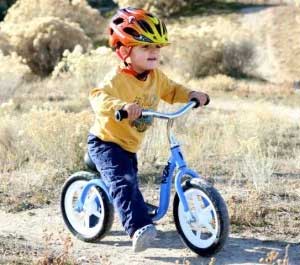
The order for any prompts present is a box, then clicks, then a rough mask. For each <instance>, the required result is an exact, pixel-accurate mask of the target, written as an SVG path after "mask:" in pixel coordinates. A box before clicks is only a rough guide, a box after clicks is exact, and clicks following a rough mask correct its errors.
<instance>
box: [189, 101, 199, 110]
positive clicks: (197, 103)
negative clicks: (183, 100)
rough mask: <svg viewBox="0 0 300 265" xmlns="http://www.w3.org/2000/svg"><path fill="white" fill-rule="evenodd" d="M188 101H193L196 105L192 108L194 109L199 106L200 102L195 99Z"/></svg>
mask: <svg viewBox="0 0 300 265" xmlns="http://www.w3.org/2000/svg"><path fill="white" fill-rule="evenodd" d="M190 101H194V102H195V103H196V105H195V106H194V109H196V108H198V107H199V106H200V101H199V100H198V99H197V98H191V100H190Z"/></svg>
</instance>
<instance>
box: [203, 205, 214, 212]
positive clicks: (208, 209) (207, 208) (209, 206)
mask: <svg viewBox="0 0 300 265" xmlns="http://www.w3.org/2000/svg"><path fill="white" fill-rule="evenodd" d="M212 209H213V208H212V205H211V204H209V205H208V206H207V207H205V208H204V209H202V213H203V214H205V213H207V212H209V211H211V210H212Z"/></svg>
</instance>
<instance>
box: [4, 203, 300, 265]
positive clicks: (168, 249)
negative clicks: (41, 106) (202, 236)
mask: <svg viewBox="0 0 300 265" xmlns="http://www.w3.org/2000/svg"><path fill="white" fill-rule="evenodd" d="M157 228H158V230H159V237H158V239H157V240H156V242H155V243H154V246H153V248H151V249H148V250H147V251H145V252H144V253H142V254H138V255H135V254H133V253H132V251H131V242H130V241H129V238H128V237H127V235H126V234H125V233H124V232H123V230H122V229H121V227H120V226H119V224H118V221H117V220H115V223H114V225H113V228H112V231H111V232H110V233H109V234H108V235H107V236H106V237H105V238H104V239H103V240H102V241H101V242H100V243H97V244H91V243H84V242H81V241H79V240H78V239H76V238H74V237H72V239H73V242H74V246H73V248H72V249H73V254H72V255H73V256H74V257H76V259H77V260H79V261H80V264H101V265H107V264H120V265H121V264H122V265H124V264H131V265H140V264H144V265H148V264H149V265H150V264H151V265H152V264H157V265H167V264H176V261H178V262H179V263H178V264H185V263H184V261H185V260H188V261H189V262H190V263H187V264H208V263H209V261H210V259H207V258H202V257H197V256H196V255H194V254H193V253H192V252H190V251H189V250H188V249H186V248H185V247H184V245H183V244H182V242H181V240H180V239H179V237H178V235H177V232H176V230H175V227H174V225H173V224H171V221H170V218H169V217H167V218H166V219H164V220H162V221H161V222H159V223H158V226H157ZM45 230H46V231H47V232H45ZM49 233H53V238H56V237H59V234H60V235H61V236H63V237H67V235H69V232H68V231H66V230H65V226H64V224H63V221H62V218H61V215H60V212H59V207H58V205H53V206H51V207H48V208H44V209H35V210H30V211H25V212H21V213H17V214H8V213H4V212H0V240H1V242H2V244H0V253H1V255H2V256H0V264H7V262H8V260H9V258H11V257H10V255H12V253H13V252H14V251H15V253H19V254H20V253H21V252H23V255H28V253H29V254H30V253H32V252H37V253H38V256H41V255H42V253H43V252H44V250H43V249H44V248H45V247H46V243H45V240H44V239H43V236H45V235H46V234H49ZM3 243H5V247H4V246H3ZM288 244H289V243H288V242H280V241H266V240H263V239H262V238H261V239H259V238H253V237H250V236H249V237H241V236H238V235H235V234H232V235H231V236H230V239H229V241H228V243H227V244H226V247H225V249H224V250H223V251H222V252H220V253H219V254H218V255H216V256H215V258H216V263H215V264H235V265H237V264H243V265H246V264H260V263H259V262H258V261H259V259H260V258H262V257H266V255H267V253H268V252H270V251H271V250H275V251H277V252H279V253H280V256H281V257H283V256H284V252H285V247H286V246H287V245H288ZM1 248H5V249H1ZM50 249H51V250H56V251H57V252H60V251H62V249H63V246H62V243H61V242H56V244H55V245H53V246H51V247H50ZM26 253H27V254H26ZM125 254H126V255H125ZM289 259H290V260H289V261H290V262H289V264H290V265H299V264H300V247H299V245H296V244H293V243H291V245H290V247H289ZM18 264H22V263H18Z"/></svg>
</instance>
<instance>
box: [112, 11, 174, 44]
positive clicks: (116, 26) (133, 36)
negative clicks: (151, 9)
mask: <svg viewBox="0 0 300 265" xmlns="http://www.w3.org/2000/svg"><path fill="white" fill-rule="evenodd" d="M109 35H110V36H109V44H110V46H111V47H113V48H118V47H120V46H121V45H124V46H136V45H147V44H157V45H168V44H169V42H168V33H167V28H166V26H165V24H164V23H163V22H162V21H161V20H159V19H158V18H157V17H155V16H154V15H152V14H150V13H148V12H146V11H145V10H143V9H136V8H131V7H128V8H123V9H119V10H118V12H117V14H116V15H115V16H114V17H113V18H112V20H111V22H110V25H109Z"/></svg>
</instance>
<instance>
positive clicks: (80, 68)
mask: <svg viewBox="0 0 300 265" xmlns="http://www.w3.org/2000/svg"><path fill="white" fill-rule="evenodd" d="M117 65H118V59H117V57H116V56H115V54H114V53H113V51H112V50H111V49H109V48H106V47H99V48H98V49H96V50H91V51H90V52H88V53H83V52H82V49H81V48H80V47H76V48H75V49H74V51H73V52H69V51H65V53H64V54H63V58H62V60H61V62H60V63H59V64H58V65H57V66H56V68H55V70H54V71H53V74H52V76H53V78H57V77H59V76H64V75H67V76H70V77H72V78H74V80H76V81H75V82H77V84H79V86H80V87H82V88H84V89H85V90H86V89H89V88H92V87H94V86H96V85H97V84H98V83H99V82H101V81H103V79H104V78H105V76H106V75H107V74H108V73H110V72H111V71H112V70H113V69H115V67H116V66H117Z"/></svg>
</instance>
